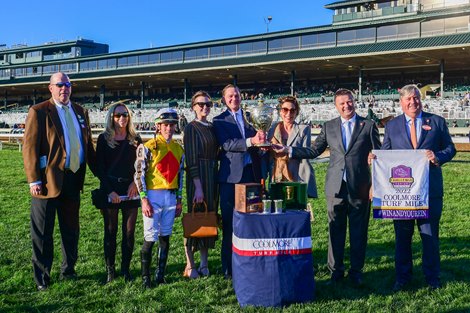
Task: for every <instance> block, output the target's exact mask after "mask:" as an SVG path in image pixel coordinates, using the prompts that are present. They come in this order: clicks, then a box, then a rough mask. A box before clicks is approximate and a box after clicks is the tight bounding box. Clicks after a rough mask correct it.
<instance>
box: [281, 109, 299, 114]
mask: <svg viewBox="0 0 470 313" xmlns="http://www.w3.org/2000/svg"><path fill="white" fill-rule="evenodd" d="M281 111H282V113H284V114H287V113H289V112H290V113H292V114H295V112H297V110H296V109H288V108H281Z"/></svg>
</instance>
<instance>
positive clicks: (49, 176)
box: [23, 72, 95, 291]
mask: <svg viewBox="0 0 470 313" xmlns="http://www.w3.org/2000/svg"><path fill="white" fill-rule="evenodd" d="M49 91H50V92H51V95H52V97H51V99H49V100H47V101H45V102H42V103H39V104H36V105H34V106H32V107H31V108H30V109H29V112H28V116H27V118H26V129H25V133H24V145H23V161H24V169H25V173H26V177H27V180H28V183H29V190H30V193H31V196H32V201H31V238H32V241H33V258H32V261H33V270H34V279H35V281H36V285H37V289H38V290H39V291H43V290H46V289H47V287H48V285H49V282H50V272H51V267H52V260H53V256H54V253H53V231H54V220H55V214H56V211H57V216H58V218H59V227H60V233H61V238H62V245H61V246H62V258H63V260H62V266H61V274H60V278H61V279H74V278H76V275H77V274H76V272H75V263H76V261H77V256H78V237H79V220H78V218H79V208H80V191H81V190H82V189H83V182H84V179H85V172H86V165H85V163H88V165H89V167H90V169H91V170H92V171H93V172H95V170H94V164H95V162H94V161H95V150H94V147H93V143H92V140H91V130H90V124H89V118H88V113H87V112H86V111H85V110H84V109H83V108H82V107H81V106H79V105H76V104H72V103H71V102H70V95H71V93H72V84H71V83H70V80H69V78H68V76H67V75H66V74H64V73H60V72H58V73H55V74H53V75H52V76H51V78H50V83H49Z"/></svg>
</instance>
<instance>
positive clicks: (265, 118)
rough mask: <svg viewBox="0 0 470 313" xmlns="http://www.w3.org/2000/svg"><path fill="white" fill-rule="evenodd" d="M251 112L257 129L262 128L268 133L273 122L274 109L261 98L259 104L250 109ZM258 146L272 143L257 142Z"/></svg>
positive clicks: (266, 145) (252, 120) (268, 145)
mask: <svg viewBox="0 0 470 313" xmlns="http://www.w3.org/2000/svg"><path fill="white" fill-rule="evenodd" d="M250 111H251V112H250V113H251V122H252V124H253V126H254V127H255V129H256V130H258V131H259V130H261V131H263V132H264V133H266V132H267V131H268V130H269V128H270V127H271V124H272V123H273V112H274V109H273V108H272V107H270V106H269V105H266V104H264V100H263V99H260V100H259V101H258V106H256V107H254V108H253V109H251V110H250ZM256 146H257V147H270V146H271V143H269V142H266V143H261V144H257V145H256Z"/></svg>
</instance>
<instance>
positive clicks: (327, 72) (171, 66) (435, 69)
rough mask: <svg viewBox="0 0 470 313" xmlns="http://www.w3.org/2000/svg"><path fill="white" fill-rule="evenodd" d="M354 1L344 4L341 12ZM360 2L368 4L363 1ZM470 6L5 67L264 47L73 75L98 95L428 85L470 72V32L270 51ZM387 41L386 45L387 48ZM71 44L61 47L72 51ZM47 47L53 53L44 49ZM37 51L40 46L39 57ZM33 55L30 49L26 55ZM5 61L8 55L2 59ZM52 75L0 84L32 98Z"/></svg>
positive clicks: (462, 12) (463, 11)
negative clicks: (300, 84)
mask: <svg viewBox="0 0 470 313" xmlns="http://www.w3.org/2000/svg"><path fill="white" fill-rule="evenodd" d="M349 2H354V1H340V2H334V3H332V4H330V6H331V5H335V4H340V3H341V4H344V3H349ZM360 2H363V1H360ZM469 15H470V5H466V6H459V7H452V8H445V9H438V10H431V11H424V12H412V13H405V14H398V15H393V16H391V17H387V18H385V19H382V18H378V19H375V18H374V19H358V20H352V21H349V22H347V23H346V22H345V23H335V24H332V25H325V26H317V27H309V28H303V29H293V30H288V31H282V32H273V33H269V34H258V35H251V36H243V37H236V38H226V39H220V40H211V41H204V42H197V43H188V44H183V45H175V46H167V47H160V48H149V49H140V50H133V51H125V52H118V53H106V54H101V55H94V56H86V57H83V56H82V57H76V58H73V59H70V58H69V59H62V60H48V61H41V62H31V63H28V64H26V65H25V64H10V65H1V64H0V71H1V70H2V69H15V68H18V67H21V66H23V67H24V66H28V67H34V66H39V67H40V66H44V67H46V66H51V67H54V66H56V65H57V64H67V63H71V62H72V63H74V64H79V63H80V64H81V63H84V62H89V61H90V62H91V61H100V60H106V59H113V58H114V62H115V64H117V60H118V59H119V58H125V57H133V56H139V55H144V54H150V53H160V54H163V53H169V52H175V51H179V52H182V53H183V52H184V53H186V52H187V51H189V50H194V49H199V48H207V47H213V46H223V45H238V44H243V43H249V42H256V41H259V42H264V43H266V47H268V48H264V50H260V51H257V52H255V53H250V54H244V55H238V54H237V55H231V56H223V57H214V58H202V59H194V60H191V59H189V60H186V59H181V60H178V61H176V62H170V63H164V62H161V63H148V64H142V65H141V64H138V65H135V66H134V65H132V66H125V67H120V66H114V67H110V68H98V69H94V70H89V71H82V70H76V71H71V72H69V74H70V77H71V79H72V80H73V82H74V88H75V90H86V91H89V92H96V93H99V90H100V88H101V86H102V85H105V86H106V90H108V91H112V90H129V89H134V90H135V89H139V88H140V87H139V86H140V84H141V82H145V83H146V84H147V85H151V86H152V87H153V88H173V87H175V86H177V87H179V88H181V87H182V86H183V85H184V81H185V80H187V81H189V82H190V84H191V87H192V88H197V87H198V86H201V87H205V86H208V85H211V86H219V85H224V84H226V83H229V82H233V80H234V78H235V77H236V78H237V80H238V82H239V83H271V82H273V83H279V82H280V81H289V80H290V79H291V75H292V72H295V76H296V79H297V80H317V79H323V80H324V79H335V80H337V79H344V78H356V79H357V77H358V75H359V72H360V71H363V72H367V73H370V74H371V75H383V76H388V75H389V74H392V73H395V74H396V73H398V74H400V73H403V72H411V73H413V72H419V73H423V72H424V73H429V76H430V77H435V78H436V79H439V67H440V65H441V61H442V60H443V61H444V63H445V70H446V72H448V71H459V72H468V71H470V61H469V60H470V32H469V30H468V27H467V28H466V29H463V30H459V33H453V34H444V32H442V33H437V34H433V35H432V36H430V35H427V36H429V37H426V36H424V35H423V36H422V37H421V38H417V37H418V36H415V37H416V38H404V37H401V36H396V37H395V38H389V39H381V40H382V41H379V40H378V39H376V38H372V39H370V38H367V39H366V40H365V41H364V42H351V43H350V44H349V43H344V42H343V43H341V44H336V42H335V43H333V45H329V46H312V47H309V46H307V47H304V46H302V47H295V48H292V49H286V50H279V51H271V50H270V49H269V44H270V42H271V40H283V39H285V38H292V37H296V36H299V38H300V37H301V36H308V35H311V34H319V33H325V32H335V31H336V32H337V34H335V36H336V37H335V38H336V39H335V41H337V40H338V39H337V37H338V36H339V35H338V34H339V33H340V32H342V31H347V30H356V29H358V28H367V27H378V26H383V25H394V24H398V23H403V22H406V23H408V22H422V21H430V20H433V19H436V18H452V17H456V16H466V17H467V16H469ZM386 40H388V41H386ZM74 42H76V41H70V42H66V43H62V44H73V43H74ZM47 47H49V46H47ZM37 48H38V47H37V46H36V47H35V49H37ZM28 49H33V47H29V48H28ZM2 53H3V51H2ZM49 75H50V72H46V73H43V74H42V75H32V76H25V75H23V76H11V77H8V78H2V77H0V96H1V95H3V94H5V93H6V94H7V95H11V96H15V95H25V94H26V95H31V93H32V90H33V89H34V90H36V91H37V92H38V93H47V82H48V79H49Z"/></svg>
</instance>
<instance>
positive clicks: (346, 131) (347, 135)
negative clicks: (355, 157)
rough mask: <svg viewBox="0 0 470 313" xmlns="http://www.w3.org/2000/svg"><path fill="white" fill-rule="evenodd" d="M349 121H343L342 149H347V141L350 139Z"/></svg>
mask: <svg viewBox="0 0 470 313" xmlns="http://www.w3.org/2000/svg"><path fill="white" fill-rule="evenodd" d="M351 132H352V131H351V121H347V122H345V123H344V137H343V145H344V150H348V147H349V142H350V141H351Z"/></svg>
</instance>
